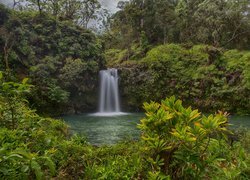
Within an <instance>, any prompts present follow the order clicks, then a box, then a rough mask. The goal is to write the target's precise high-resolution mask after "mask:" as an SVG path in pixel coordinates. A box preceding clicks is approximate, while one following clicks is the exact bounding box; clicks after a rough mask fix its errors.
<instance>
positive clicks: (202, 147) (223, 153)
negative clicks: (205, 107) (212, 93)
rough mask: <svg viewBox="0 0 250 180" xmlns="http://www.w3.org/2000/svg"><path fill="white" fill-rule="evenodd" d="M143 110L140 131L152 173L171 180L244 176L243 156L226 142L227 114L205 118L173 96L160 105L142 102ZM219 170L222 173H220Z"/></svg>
mask: <svg viewBox="0 0 250 180" xmlns="http://www.w3.org/2000/svg"><path fill="white" fill-rule="evenodd" d="M144 109H145V110H146V118H144V119H142V120H141V124H139V128H140V129H141V130H142V140H143V141H144V142H145V149H144V150H145V151H146V152H147V154H148V155H149V157H148V158H147V160H148V162H149V163H150V164H151V166H152V171H153V173H156V174H159V173H160V172H162V173H164V174H165V175H170V176H171V177H172V178H173V179H197V178H198V179H203V178H213V177H214V174H213V173H211V172H214V173H216V174H220V175H221V174H223V173H224V174H223V175H221V176H222V177H227V178H236V177H240V176H241V175H242V177H244V175H243V174H241V173H242V171H243V170H244V169H246V168H247V167H248V166H247V165H246V153H245V152H244V149H243V148H242V147H241V146H239V145H235V146H233V147H232V148H231V147H230V145H229V144H228V143H227V138H226V135H227V134H228V133H230V131H229V130H228V129H227V127H228V119H227V114H226V113H224V114H223V113H222V112H219V113H218V114H215V115H209V116H204V115H201V113H199V112H198V110H192V109H191V108H190V107H189V108H184V107H183V106H182V102H181V101H180V100H176V99H175V97H173V96H172V97H170V98H167V99H165V100H162V101H161V103H156V102H151V103H144ZM230 152H231V154H230V155H228V154H229V153H230ZM232 152H233V153H234V154H232ZM235 152H238V154H237V153H235ZM237 156H239V157H237ZM236 157H237V158H236ZM242 164H244V165H242ZM221 167H225V168H226V169H223V170H222V171H224V170H225V172H223V173H221ZM234 173H235V174H234ZM159 175H160V174H159Z"/></svg>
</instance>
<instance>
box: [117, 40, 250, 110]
mask: <svg viewBox="0 0 250 180" xmlns="http://www.w3.org/2000/svg"><path fill="white" fill-rule="evenodd" d="M129 62H131V63H129ZM132 62H133V63H132ZM249 62H250V59H249V52H248V51H238V50H228V51H225V50H223V49H218V48H215V47H212V46H208V45H196V46H193V47H189V46H187V45H178V44H168V45H160V46H157V47H155V48H153V49H151V50H150V51H149V52H148V53H147V55H146V56H145V58H143V59H142V60H137V61H128V62H127V63H123V64H116V65H115V66H117V67H118V68H120V69H121V73H120V74H121V87H122V88H121V89H122V90H123V92H122V95H123V96H124V97H126V98H125V100H126V101H127V104H128V106H130V107H131V109H138V108H139V107H140V106H141V104H142V103H143V102H144V101H145V100H146V101H150V100H154V101H160V100H161V99H162V98H164V96H172V95H176V96H178V97H179V98H181V99H183V100H184V102H185V104H187V105H192V106H193V107H196V108H200V109H202V110H203V111H204V112H215V111H216V110H218V109H220V110H223V111H228V112H230V113H239V114H249V113H250V112H249V109H250V104H249V101H248V99H249V98H250V97H249V94H250V91H249V83H250V81H249ZM135 85H136V87H137V88H134V86H135Z"/></svg>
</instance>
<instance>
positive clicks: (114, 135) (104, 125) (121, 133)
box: [63, 113, 250, 145]
mask: <svg viewBox="0 0 250 180" xmlns="http://www.w3.org/2000/svg"><path fill="white" fill-rule="evenodd" d="M143 116H144V114H143V113H128V114H126V115H122V116H92V115H91V114H82V115H71V116H64V117H63V119H64V120H65V122H66V123H67V124H68V125H69V126H70V127H71V128H70V129H71V131H72V133H79V134H82V135H85V136H86V137H87V139H88V141H89V142H90V143H91V144H94V145H111V144H115V143H117V142H119V141H121V140H123V139H126V138H132V139H138V138H139V136H140V130H139V129H137V127H136V125H137V124H138V123H139V122H140V119H142V118H143ZM229 119H230V124H232V126H231V128H238V127H248V128H250V116H230V117H229Z"/></svg>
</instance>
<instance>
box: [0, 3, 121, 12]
mask: <svg viewBox="0 0 250 180" xmlns="http://www.w3.org/2000/svg"><path fill="white" fill-rule="evenodd" d="M119 1H120V0H99V2H100V3H101V5H102V6H103V7H104V8H106V9H108V10H109V11H110V12H111V13H114V12H116V11H117V10H118V9H117V8H116V6H117V3H118V2H119ZM0 3H3V4H6V5H9V6H12V4H13V0H0Z"/></svg>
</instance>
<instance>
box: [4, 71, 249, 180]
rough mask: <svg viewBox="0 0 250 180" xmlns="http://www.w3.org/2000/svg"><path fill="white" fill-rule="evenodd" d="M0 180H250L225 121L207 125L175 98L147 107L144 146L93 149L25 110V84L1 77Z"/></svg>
mask: <svg viewBox="0 0 250 180" xmlns="http://www.w3.org/2000/svg"><path fill="white" fill-rule="evenodd" d="M0 77H1V79H0V81H1V84H0V86H1V91H0V93H1V94H0V100H1V101H0V114H1V116H0V122H1V124H0V127H1V128H0V135H1V136H0V143H1V149H0V155H1V156H0V177H1V178H4V179H34V178H36V179H48V178H52V177H57V178H59V179H79V178H81V179H84V178H85V179H131V178H133V179H170V178H171V179H180V178H184V179H190V178H201V179H203V178H218V179H219V178H226V179H228V178H229V179H233V178H238V179H247V178H248V177H249V176H250V169H249V168H250V166H249V163H250V158H249V157H250V156H249V147H248V148H244V145H245V146H246V147H247V144H245V143H246V142H247V141H245V140H247V138H249V134H248V135H247V134H242V135H241V141H237V142H230V140H229V139H228V137H229V135H230V133H231V132H230V131H229V130H228V129H227V126H228V119H227V114H223V113H222V112H219V113H218V114H216V115H210V116H208V117H206V116H201V114H200V113H199V112H198V110H192V109H191V108H190V107H189V108H184V107H183V106H182V103H181V101H180V100H177V101H176V100H175V98H174V97H171V98H169V99H166V100H163V101H162V102H161V104H159V103H155V102H151V103H150V104H148V103H145V104H144V109H145V110H146V118H144V119H142V120H141V124H139V126H138V127H139V128H140V129H141V130H142V140H140V141H138V142H130V141H129V142H124V143H120V144H117V145H115V146H112V147H105V146H104V147H94V146H91V145H89V144H88V143H87V142H86V140H85V139H84V138H82V137H79V136H76V135H75V136H71V137H70V136H69V134H68V127H67V126H66V125H65V124H64V123H63V122H61V121H59V120H54V119H51V118H43V117H40V116H39V115H37V114H36V113H35V112H34V111H33V110H31V109H30V108H28V107H27V101H26V100H25V99H23V95H24V94H25V93H29V91H30V88H32V87H31V86H30V85H28V84H27V79H24V80H23V81H22V83H14V82H5V80H4V77H3V74H2V73H1V74H0Z"/></svg>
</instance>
